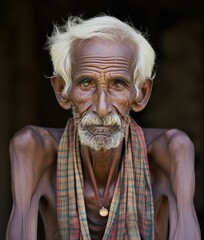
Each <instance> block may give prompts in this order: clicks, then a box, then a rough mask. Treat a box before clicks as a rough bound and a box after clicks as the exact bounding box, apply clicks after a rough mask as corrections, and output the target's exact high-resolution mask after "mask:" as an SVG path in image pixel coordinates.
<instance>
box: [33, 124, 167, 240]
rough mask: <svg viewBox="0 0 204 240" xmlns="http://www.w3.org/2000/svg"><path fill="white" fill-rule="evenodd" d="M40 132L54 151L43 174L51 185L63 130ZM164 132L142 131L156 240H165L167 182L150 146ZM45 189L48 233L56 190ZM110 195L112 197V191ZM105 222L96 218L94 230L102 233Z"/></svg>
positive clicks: (43, 211)
mask: <svg viewBox="0 0 204 240" xmlns="http://www.w3.org/2000/svg"><path fill="white" fill-rule="evenodd" d="M35 130H37V131H38V128H36V129H35ZM42 131H46V132H47V133H48V134H49V137H50V139H51V140H50V146H48V147H49V148H52V149H54V151H53V154H54V156H53V158H52V161H51V162H49V165H50V168H49V171H50V173H45V174H48V175H49V176H50V177H51V178H52V180H51V181H50V183H53V182H55V178H56V175H55V172H56V155H57V146H58V143H59V141H60V138H61V135H62V133H63V129H51V128H44V129H42V128H41V129H40V132H42ZM165 131H166V130H164V129H144V136H145V140H146V145H147V150H148V160H149V165H150V172H151V181H152V190H153V199H154V209H155V234H156V236H157V237H156V239H158V240H159V239H165V238H166V234H167V225H168V201H167V198H166V197H165V192H166V191H167V187H168V181H167V177H166V175H165V174H164V172H163V171H162V169H160V168H158V166H157V163H155V162H154V158H152V152H151V146H152V143H153V142H154V141H156V140H157V139H159V138H160V136H161V135H162V134H163V133H164V132H165ZM43 135H44V134H43ZM47 136H48V135H47ZM43 166H44V165H42V166H39V167H42V168H43ZM45 172H47V171H45ZM47 184H49V182H48V181H47ZM39 187H41V186H39ZM47 189H49V191H47V192H46V193H45V195H44V196H43V198H42V199H41V202H40V212H41V215H42V217H43V219H44V223H45V230H46V231H48V232H49V231H50V230H49V229H52V228H51V227H50V224H52V225H53V226H57V222H56V223H55V221H56V217H54V219H55V220H54V221H50V216H51V215H50V212H52V218H53V216H54V214H55V208H56V203H55V199H54V198H53V195H55V191H56V189H55V185H54V184H51V187H50V188H47ZM50 190H51V191H50ZM110 192H111V191H110ZM112 195H113V191H112ZM85 197H86V199H85V201H86V202H87V207H89V206H88V203H89V202H91V201H93V199H92V196H85ZM111 198H112V196H110V201H108V204H107V205H106V207H107V208H108V207H110V206H108V205H110V203H111ZM48 208H50V209H49V211H47V209H48ZM89 212H90V215H92V213H91V211H90V209H89ZM95 217H96V216H95ZM92 218H94V216H93V215H92ZM102 220H103V221H102ZM106 221H107V218H103V219H100V217H98V218H97V217H96V222H97V223H98V222H101V225H100V226H96V229H97V228H99V229H101V231H104V229H105V227H104V226H105V224H106ZM161 223H162V224H161ZM90 225H91V227H92V228H93V227H94V225H93V224H91V223H90ZM47 235H48V236H49V235H50V234H49V233H47ZM102 235H103V233H100V234H98V235H97V234H96V235H95V238H96V239H99V238H101V236H102Z"/></svg>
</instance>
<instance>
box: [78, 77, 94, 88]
mask: <svg viewBox="0 0 204 240" xmlns="http://www.w3.org/2000/svg"><path fill="white" fill-rule="evenodd" d="M79 85H80V87H81V88H82V89H89V88H92V87H93V85H94V84H93V81H92V80H91V79H90V78H83V79H81V80H80V81H79Z"/></svg>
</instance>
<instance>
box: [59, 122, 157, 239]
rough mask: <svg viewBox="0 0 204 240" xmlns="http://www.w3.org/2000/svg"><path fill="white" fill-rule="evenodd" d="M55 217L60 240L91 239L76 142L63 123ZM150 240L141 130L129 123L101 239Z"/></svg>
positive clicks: (150, 211) (149, 194)
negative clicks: (122, 157)
mask: <svg viewBox="0 0 204 240" xmlns="http://www.w3.org/2000/svg"><path fill="white" fill-rule="evenodd" d="M57 160H58V162H57V217H58V222H59V228H60V236H61V240H77V239H83V240H91V238H90V233H89V228H88V223H87V217H86V210H85V203H84V192H83V191H84V182H83V173H82V166H81V159H80V153H79V140H78V136H77V132H76V127H75V126H74V122H73V120H72V119H70V120H69V121H68V123H67V126H66V128H65V131H64V133H63V136H62V138H61V141H60V144H59V149H58V159H57ZM109 239H110V240H122V239H124V240H125V239H127V240H139V239H144V240H147V239H148V240H152V239H154V213H153V198H152V191H151V183H150V173H149V167H148V161H147V153H146V144H145V141H144V136H143V132H142V129H141V128H140V127H139V126H138V125H137V124H136V123H135V122H134V121H133V120H131V122H130V127H129V129H128V131H127V134H126V141H125V158H124V160H123V162H122V166H121V170H120V173H119V177H118V181H117V184H116V188H115V192H114V195H113V199H112V202H111V206H110V210H109V216H108V221H107V224H106V230H105V233H104V236H103V240H109Z"/></svg>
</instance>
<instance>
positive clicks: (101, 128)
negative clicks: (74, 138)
mask: <svg viewBox="0 0 204 240" xmlns="http://www.w3.org/2000/svg"><path fill="white" fill-rule="evenodd" d="M86 128H87V130H88V131H89V132H91V133H92V134H96V135H109V134H111V133H113V132H115V131H116V129H117V127H116V126H105V125H94V126H93V125H92V126H87V127H86Z"/></svg>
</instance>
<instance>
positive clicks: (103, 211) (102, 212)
mask: <svg viewBox="0 0 204 240" xmlns="http://www.w3.org/2000/svg"><path fill="white" fill-rule="evenodd" d="M97 190H98V189H97ZM95 192H96V198H97V200H98V203H99V204H100V207H101V208H100V209H99V211H98V213H99V215H100V216H101V217H107V216H108V213H109V211H108V209H107V208H106V207H104V206H103V204H102V202H101V199H100V195H99V192H98V191H95ZM104 195H105V194H104Z"/></svg>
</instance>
